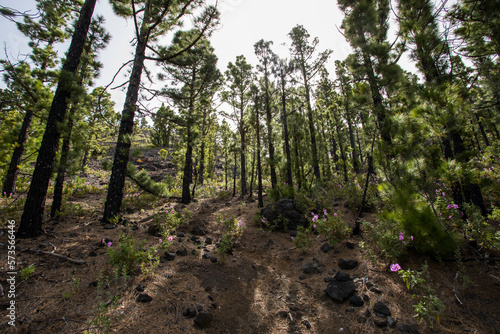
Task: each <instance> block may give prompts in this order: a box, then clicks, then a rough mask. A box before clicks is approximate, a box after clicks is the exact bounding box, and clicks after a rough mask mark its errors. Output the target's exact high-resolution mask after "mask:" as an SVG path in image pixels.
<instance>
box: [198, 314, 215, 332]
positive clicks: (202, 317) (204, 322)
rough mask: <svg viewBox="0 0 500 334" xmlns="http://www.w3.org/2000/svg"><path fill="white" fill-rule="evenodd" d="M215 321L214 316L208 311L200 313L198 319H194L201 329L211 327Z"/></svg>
mask: <svg viewBox="0 0 500 334" xmlns="http://www.w3.org/2000/svg"><path fill="white" fill-rule="evenodd" d="M213 319H214V316H213V315H212V314H211V313H209V312H207V311H201V312H200V313H198V316H197V317H196V319H194V324H195V325H196V326H198V327H200V328H206V327H208V326H209V325H210V323H211V322H212V320H213Z"/></svg>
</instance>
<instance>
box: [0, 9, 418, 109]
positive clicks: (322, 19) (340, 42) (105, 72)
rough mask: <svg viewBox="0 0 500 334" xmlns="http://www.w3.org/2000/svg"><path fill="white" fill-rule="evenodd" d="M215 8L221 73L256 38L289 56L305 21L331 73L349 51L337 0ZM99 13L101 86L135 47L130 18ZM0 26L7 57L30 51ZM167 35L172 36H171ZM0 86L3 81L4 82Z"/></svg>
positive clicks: (119, 99)
mask: <svg viewBox="0 0 500 334" xmlns="http://www.w3.org/2000/svg"><path fill="white" fill-rule="evenodd" d="M209 2H211V3H213V2H214V1H209ZM2 5H3V6H6V7H11V8H15V9H17V10H19V11H27V10H31V13H36V9H35V1H34V0H23V1H15V0H3V1H2ZM219 10H220V11H221V13H222V16H221V27H220V29H219V30H218V31H216V32H215V33H214V34H213V36H212V37H211V43H212V45H213V46H214V48H215V53H216V55H217V57H218V58H219V62H218V67H219V69H220V70H221V71H222V72H224V71H225V70H226V68H227V64H228V63H229V62H230V61H232V62H234V61H235V59H236V56H238V55H245V57H246V58H247V61H248V62H249V63H251V64H252V65H254V66H255V65H256V64H257V63H258V61H257V58H256V57H255V54H254V48H253V45H254V44H255V43H256V42H257V41H259V40H260V39H264V40H265V41H273V45H272V49H273V51H274V52H276V53H277V54H278V55H279V56H280V57H287V58H289V57H290V55H289V46H290V39H289V37H288V36H287V34H288V33H289V32H290V30H291V29H292V28H293V27H294V26H296V25H297V24H300V25H303V26H304V28H306V29H307V31H308V32H309V34H310V35H311V38H314V37H318V38H319V41H320V44H319V50H320V51H323V50H325V49H331V50H333V54H332V56H331V58H330V60H329V62H328V64H327V69H328V71H329V72H330V73H334V66H333V64H334V60H343V59H345V58H346V56H347V55H348V54H349V53H350V47H349V44H348V43H347V42H346V40H345V38H344V37H343V36H342V34H341V33H340V32H339V30H338V29H337V27H338V28H339V29H340V25H341V23H342V19H343V15H342V13H341V11H340V10H339V8H338V6H337V2H336V1H331V0H311V1H307V2H304V1H301V0H272V1H269V0H220V2H219ZM97 14H101V15H103V16H104V18H105V20H106V29H107V30H108V31H109V33H110V34H111V36H112V38H111V42H110V43H109V46H108V47H107V48H106V50H104V51H103V53H102V54H103V55H102V57H101V59H100V61H101V62H102V63H103V65H104V66H103V68H102V72H101V76H100V78H99V79H97V80H96V81H95V83H96V85H97V86H105V85H107V84H108V83H109V82H110V81H111V79H112V78H113V76H114V74H115V73H116V71H117V70H118V69H119V68H120V67H121V65H122V64H123V63H125V62H126V61H128V60H129V59H131V58H132V51H133V46H131V44H130V41H131V40H132V38H133V23H132V21H131V20H129V21H126V20H125V19H123V18H119V17H117V16H116V15H114V14H113V12H112V10H111V6H110V5H109V2H108V1H107V0H99V1H98V3H97V7H96V10H95V15H97ZM392 22H394V21H393V20H392ZM186 23H188V22H186ZM0 29H1V31H2V32H3V34H2V37H1V40H2V44H3V45H4V48H6V49H7V52H8V54H9V55H10V57H12V58H15V57H16V56H18V55H21V54H23V52H24V53H25V52H27V51H28V50H29V49H28V47H27V46H26V43H27V42H26V40H25V38H24V36H23V35H22V34H21V33H20V32H18V31H17V29H16V26H15V24H14V23H12V22H10V21H8V20H7V19H5V18H1V17H0ZM166 38H167V39H169V40H170V39H171V36H167V37H166ZM284 43H285V44H286V45H284ZM59 49H60V50H62V51H60V52H64V50H66V49H67V46H66V45H65V46H61V47H60V48H59ZM21 57H22V56H21ZM0 58H5V52H4V51H3V52H1V53H0ZM400 62H401V63H402V66H403V67H404V68H414V67H413V65H411V64H410V62H409V60H408V57H402V59H401V60H400ZM126 75H127V73H126V71H125V70H122V73H121V75H120V76H118V77H117V79H116V80H115V83H114V84H113V85H112V86H111V87H114V86H116V85H119V84H121V83H123V82H124V81H125V80H126ZM144 83H145V82H144ZM0 85H2V86H3V83H1V84H0ZM110 92H111V94H112V97H113V99H114V100H115V102H116V104H117V105H119V106H121V105H122V104H123V101H124V95H125V94H124V92H122V91H120V90H111V91H110Z"/></svg>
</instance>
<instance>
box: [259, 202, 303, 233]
mask: <svg viewBox="0 0 500 334" xmlns="http://www.w3.org/2000/svg"><path fill="white" fill-rule="evenodd" d="M261 215H262V216H263V217H264V218H265V219H266V223H268V224H270V225H275V226H276V228H275V229H276V231H279V232H287V231H292V230H297V226H304V227H307V226H308V225H309V222H308V221H307V219H306V218H305V217H304V213H303V212H300V211H299V210H298V209H297V208H296V201H295V200H293V199H289V198H282V199H280V200H279V201H277V202H275V203H273V204H269V205H268V206H266V207H265V208H264V209H262V210H261Z"/></svg>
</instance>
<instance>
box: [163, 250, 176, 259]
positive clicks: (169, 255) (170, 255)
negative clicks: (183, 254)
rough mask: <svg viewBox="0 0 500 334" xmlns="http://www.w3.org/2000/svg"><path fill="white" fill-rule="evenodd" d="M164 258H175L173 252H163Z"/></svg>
mask: <svg viewBox="0 0 500 334" xmlns="http://www.w3.org/2000/svg"><path fill="white" fill-rule="evenodd" d="M165 259H166V260H167V261H173V260H175V253H169V252H166V253H165Z"/></svg>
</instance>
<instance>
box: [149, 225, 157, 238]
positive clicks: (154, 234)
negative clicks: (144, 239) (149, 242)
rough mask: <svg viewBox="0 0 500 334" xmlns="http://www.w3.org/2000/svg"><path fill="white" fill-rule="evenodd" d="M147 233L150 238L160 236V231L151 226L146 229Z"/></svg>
mask: <svg viewBox="0 0 500 334" xmlns="http://www.w3.org/2000/svg"><path fill="white" fill-rule="evenodd" d="M148 233H149V234H151V235H152V236H157V235H159V234H160V229H159V228H158V226H156V225H151V226H149V227H148Z"/></svg>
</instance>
